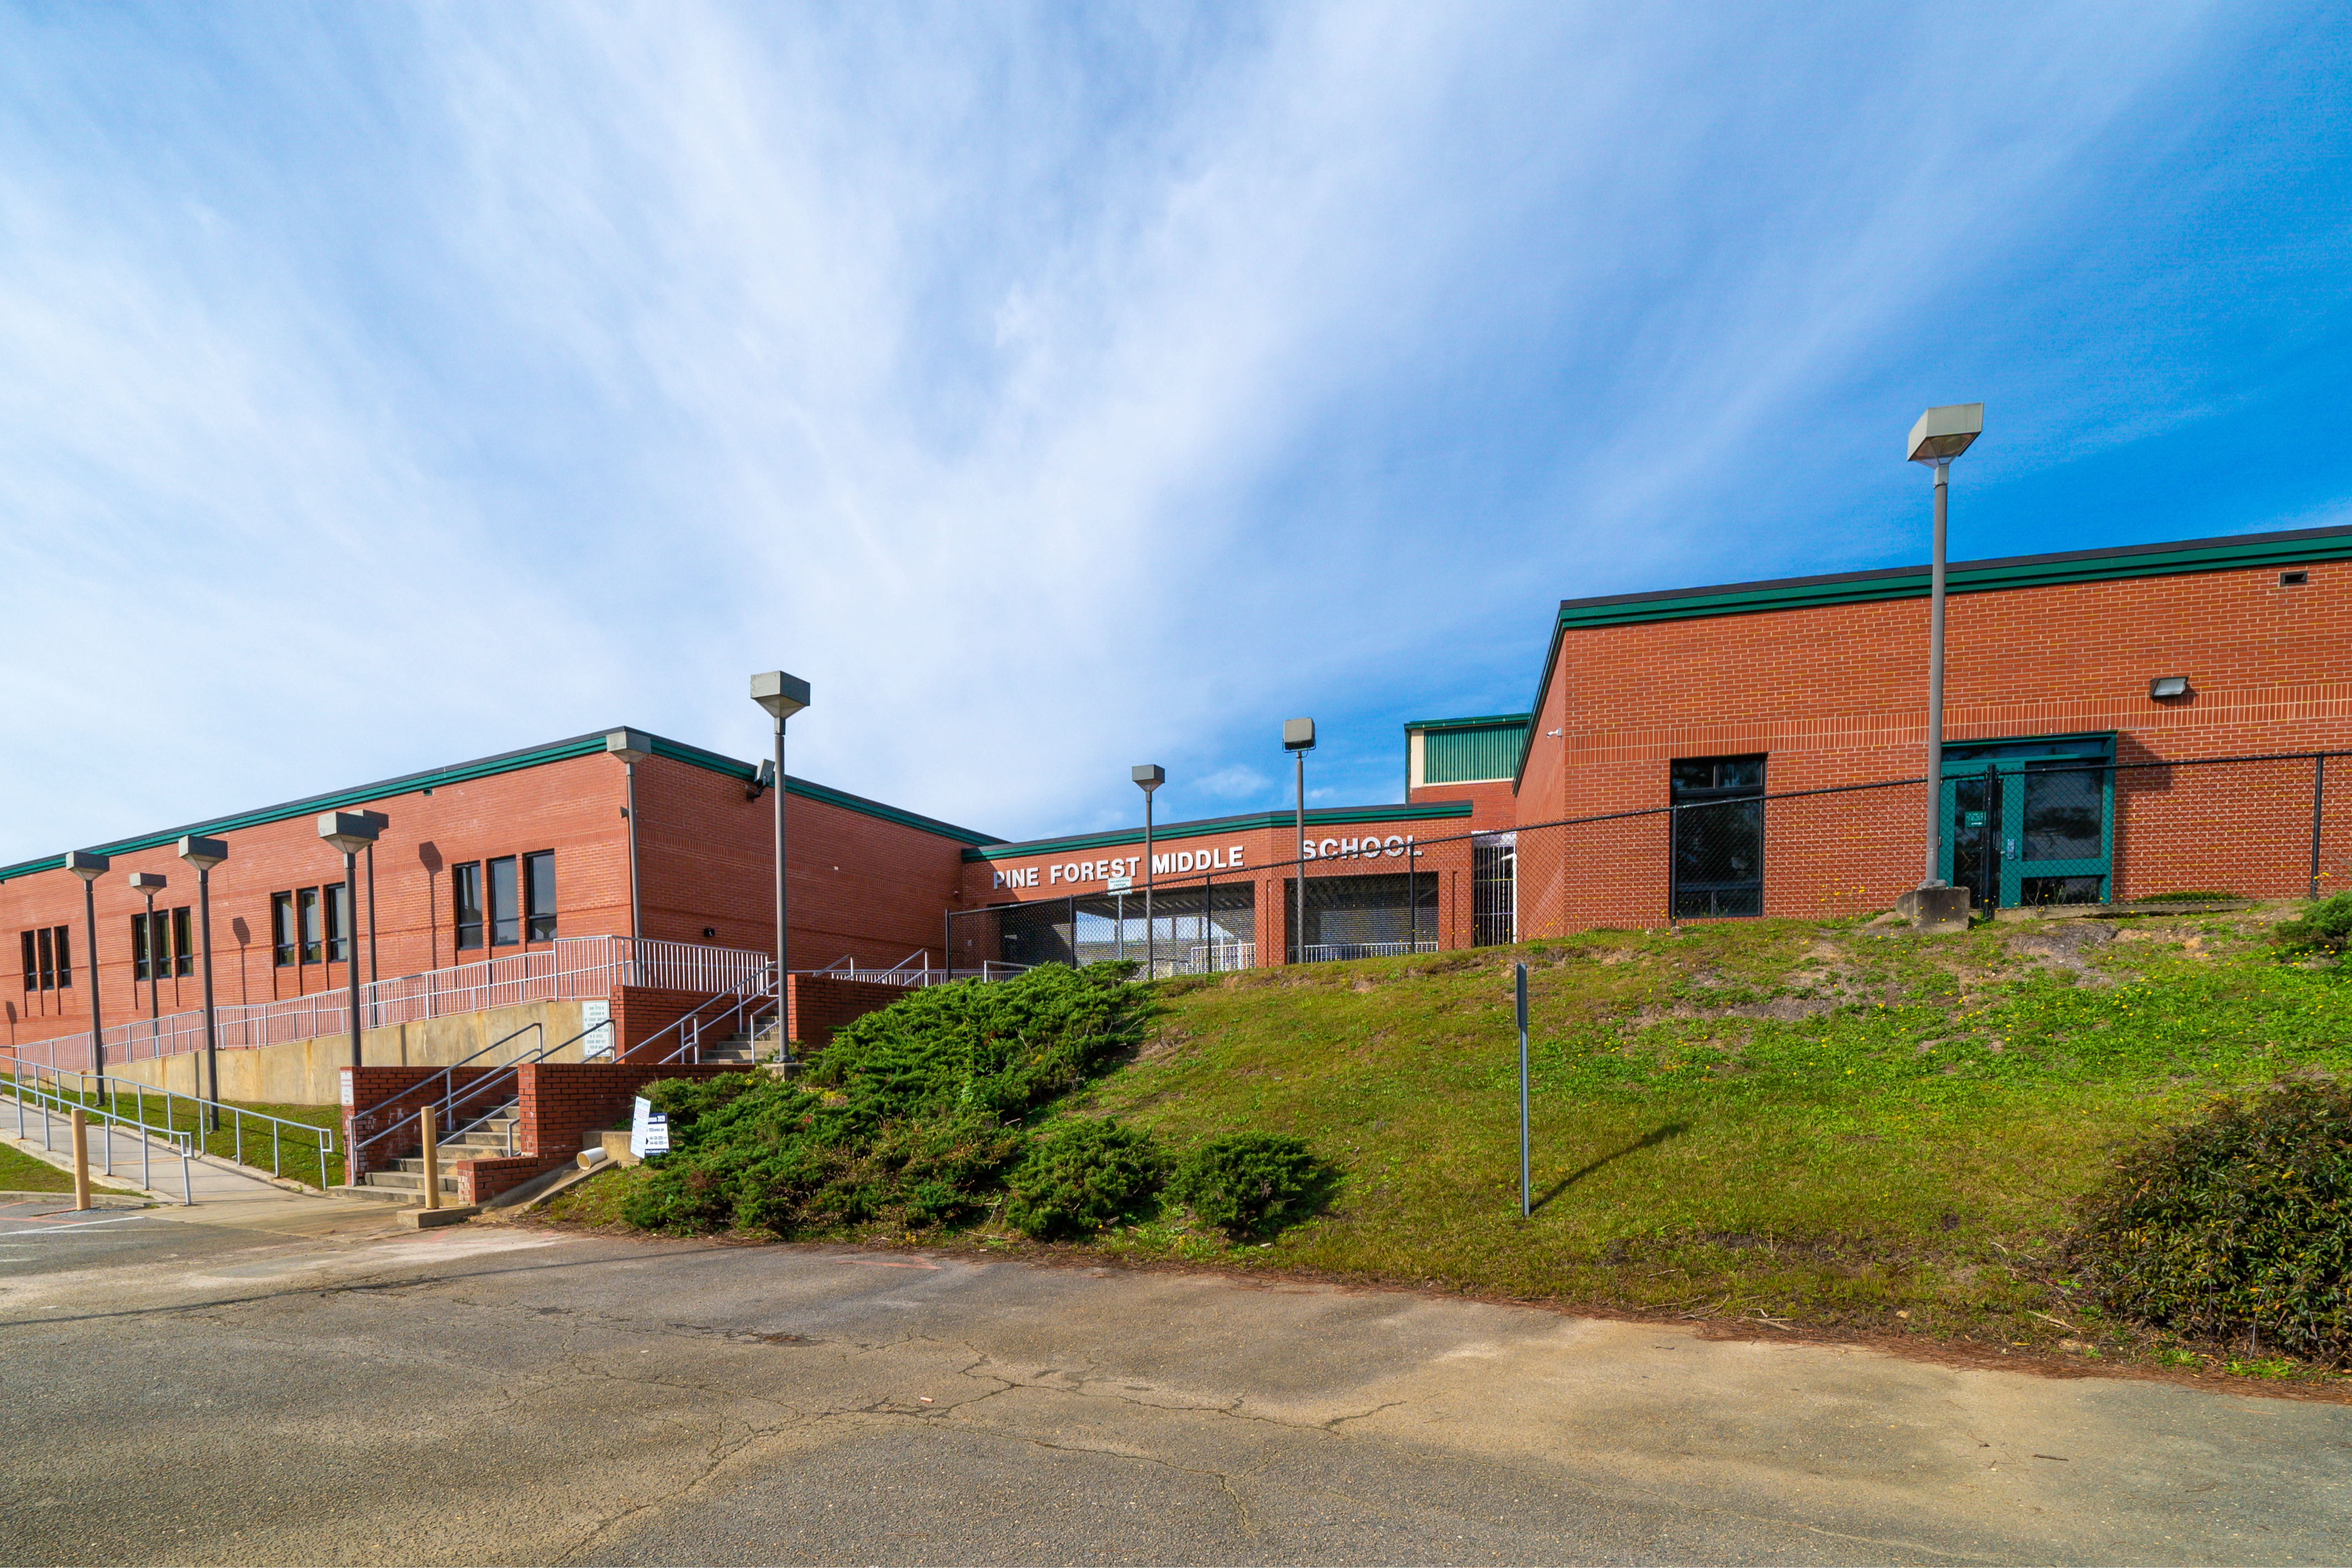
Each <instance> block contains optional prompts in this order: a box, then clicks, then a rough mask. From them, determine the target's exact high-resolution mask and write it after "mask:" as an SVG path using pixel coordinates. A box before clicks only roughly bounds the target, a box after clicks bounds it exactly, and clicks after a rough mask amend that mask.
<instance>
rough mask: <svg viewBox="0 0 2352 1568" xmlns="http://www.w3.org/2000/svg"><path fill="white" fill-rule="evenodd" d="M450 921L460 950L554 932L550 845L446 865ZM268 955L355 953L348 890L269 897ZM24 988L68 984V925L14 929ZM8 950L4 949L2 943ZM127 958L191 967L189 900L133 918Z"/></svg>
mask: <svg viewBox="0 0 2352 1568" xmlns="http://www.w3.org/2000/svg"><path fill="white" fill-rule="evenodd" d="M449 919H450V924H451V925H452V926H453V927H454V928H455V933H456V942H457V950H458V951H459V952H467V951H479V950H481V949H482V948H485V947H512V946H520V944H522V943H525V942H552V941H554V940H555V930H556V921H555V852H554V851H552V850H540V851H536V852H532V853H530V854H522V855H499V856H497V857H495V858H492V859H488V860H478V861H465V862H460V863H458V864H456V865H453V866H451V867H450V868H449ZM269 931H270V956H271V959H272V961H273V962H274V963H275V964H276V965H277V966H278V967H279V968H289V967H295V966H297V965H302V964H341V963H347V962H349V961H350V959H351V956H352V936H353V935H354V931H353V926H352V901H351V890H350V888H348V887H347V886H345V885H344V884H343V883H340V882H331V883H323V884H321V885H320V886H318V887H296V888H289V889H287V890H286V891H285V892H283V893H273V894H270V895H269ZM17 938H18V944H19V957H20V959H21V961H22V971H23V975H24V985H25V989H26V990H27V991H55V990H66V989H69V988H71V987H72V985H73V928H72V927H71V926H68V925H43V926H38V927H36V928H35V929H33V930H30V931H23V932H19V933H18V934H17ZM0 951H5V949H0ZM195 964H196V945H195V934H194V920H193V915H192V911H191V910H190V908H189V906H188V905H186V904H182V905H181V906H179V907H178V908H176V909H159V910H157V911H155V913H154V915H152V917H151V916H149V915H146V914H144V913H143V912H142V913H141V914H138V915H132V916H131V972H132V974H133V975H134V976H135V977H137V978H138V979H141V980H149V979H155V978H168V977H173V976H179V975H192V974H194V973H195Z"/></svg>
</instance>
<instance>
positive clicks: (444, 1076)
mask: <svg viewBox="0 0 2352 1568" xmlns="http://www.w3.org/2000/svg"><path fill="white" fill-rule="evenodd" d="M531 1030H539V1038H540V1040H541V1041H542V1042H543V1041H545V1040H546V1039H547V1030H546V1027H545V1026H544V1025H543V1024H541V1023H540V1022H538V1021H537V1020H534V1021H532V1022H530V1023H527V1024H525V1025H523V1026H522V1027H521V1028H520V1029H519V1030H515V1031H514V1032H513V1033H512V1034H504V1035H500V1036H499V1038H498V1039H496V1040H492V1041H490V1043H489V1044H488V1045H486V1046H484V1047H482V1049H481V1050H479V1051H475V1052H474V1053H473V1054H472V1055H470V1056H464V1057H460V1058H458V1059H457V1061H453V1062H451V1063H450V1064H449V1065H448V1066H446V1067H445V1068H443V1069H442V1070H441V1071H438V1072H436V1073H435V1074H434V1075H433V1078H425V1079H420V1080H418V1081H417V1082H415V1083H412V1084H410V1085H409V1086H408V1087H407V1088H405V1089H404V1090H402V1091H401V1092H399V1093H397V1094H391V1095H387V1096H385V1097H384V1098H383V1099H382V1100H379V1101H377V1102H376V1103H374V1104H373V1105H370V1106H369V1107H368V1108H367V1109H365V1110H364V1111H354V1112H353V1113H352V1119H353V1120H354V1121H357V1120H358V1119H359V1118H361V1117H363V1116H373V1115H374V1114H375V1113H377V1112H379V1111H381V1110H383V1108H384V1107H385V1106H387V1105H390V1104H393V1103H395V1102H398V1101H402V1100H405V1099H407V1098H409V1096H411V1095H413V1094H415V1092H417V1091H418V1090H419V1089H422V1088H424V1087H425V1085H426V1084H428V1083H431V1082H433V1079H434V1078H438V1079H441V1080H443V1081H445V1082H446V1085H447V1092H445V1093H443V1094H442V1095H441V1096H440V1097H439V1098H438V1099H436V1100H434V1101H432V1102H430V1103H431V1104H432V1105H433V1107H434V1109H436V1111H437V1110H442V1109H446V1107H447V1106H448V1104H449V1103H450V1102H451V1100H452V1099H453V1098H454V1097H455V1095H456V1092H457V1081H456V1080H455V1079H454V1078H451V1077H450V1074H452V1073H454V1072H456V1071H457V1069H459V1068H461V1067H467V1066H471V1065H472V1064H473V1063H474V1062H476V1061H479V1060H480V1059H481V1058H483V1057H485V1056H488V1054H489V1053H490V1052H492V1051H496V1050H498V1048H499V1047H500V1046H502V1045H504V1044H506V1042H507V1041H509V1040H519V1039H520V1038H521V1037H522V1036H524V1035H527V1034H529V1033H530V1031H531ZM475 1087H476V1085H474V1084H468V1085H467V1091H466V1097H467V1099H471V1098H472V1097H473V1092H474V1089H475ZM425 1103H426V1102H424V1101H419V1102H418V1105H419V1107H420V1108H421V1107H422V1106H423V1105H424V1104H425ZM394 1125H397V1123H395V1124H394ZM385 1131H387V1132H388V1131H390V1129H389V1128H386V1129H385ZM382 1136H383V1134H382V1133H378V1134H375V1136H374V1137H370V1138H368V1139H365V1140H364V1141H362V1142H360V1143H355V1144H353V1145H352V1147H353V1148H354V1149H360V1148H365V1147H366V1146H367V1145H369V1144H372V1143H373V1142H375V1140H376V1138H379V1137H382Z"/></svg>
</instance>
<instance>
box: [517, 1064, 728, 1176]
mask: <svg viewBox="0 0 2352 1568" xmlns="http://www.w3.org/2000/svg"><path fill="white" fill-rule="evenodd" d="M740 1071H743V1070H742V1069H741V1068H740V1067H728V1066H719V1065H716V1064H712V1063H709V1062H705V1063H702V1064H699V1065H695V1066H688V1065H686V1064H684V1063H674V1064H671V1065H668V1066H663V1065H660V1064H657V1063H654V1062H638V1061H621V1062H605V1061H587V1062H581V1061H572V1062H551V1061H534V1062H532V1063H530V1065H529V1066H527V1067H525V1068H524V1069H523V1070H522V1071H521V1073H520V1078H521V1101H520V1107H519V1110H518V1115H519V1117H520V1120H519V1121H518V1122H517V1124H516V1126H515V1147H516V1148H517V1149H519V1150H521V1151H522V1152H524V1153H526V1154H529V1155H532V1156H533V1157H535V1158H541V1159H544V1160H547V1161H549V1162H551V1163H548V1164H545V1165H542V1166H541V1169H544V1170H552V1169H553V1168H554V1167H555V1166H556V1165H560V1164H562V1162H563V1161H565V1160H568V1159H570V1158H572V1156H573V1155H577V1154H578V1153H579V1152H580V1151H581V1149H583V1147H585V1146H586V1144H587V1135H588V1134H591V1133H594V1132H600V1131H602V1130H603V1129H604V1128H607V1127H610V1126H611V1125H612V1124H614V1122H615V1121H618V1120H619V1119H620V1118H621V1117H623V1116H625V1115H626V1114H627V1113H628V1112H629V1108H630V1105H631V1103H633V1102H634V1101H635V1099H636V1097H637V1095H638V1094H639V1093H641V1092H643V1091H644V1089H645V1086H646V1084H648V1083H654V1082H660V1081H662V1080H664V1079H671V1078H682V1079H688V1080H691V1081H694V1082H705V1081H708V1080H709V1079H712V1078H716V1077H718V1076H719V1074H720V1073H722V1072H740ZM534 1174H536V1173H534ZM525 1179H528V1178H525Z"/></svg>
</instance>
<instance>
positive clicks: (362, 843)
mask: <svg viewBox="0 0 2352 1568" xmlns="http://www.w3.org/2000/svg"><path fill="white" fill-rule="evenodd" d="M319 837H320V839H322V840H324V841H326V842H327V843H329V844H331V845H332V846H333V847H334V848H336V849H338V850H340V851H341V852H342V856H343V910H344V919H343V940H344V941H345V942H347V943H349V944H350V946H348V947H346V948H345V949H344V951H343V974H344V977H346V978H348V979H349V980H350V981H351V1009H352V1066H353V1067H360V1066H363V1065H365V1063H363V1062H362V1061H361V1060H360V955H359V946H360V937H359V933H358V932H357V931H355V930H353V929H352V927H353V926H355V925H358V924H359V923H358V922H357V921H356V920H353V919H352V918H351V915H353V914H355V913H356V912H357V910H358V907H359V900H358V899H356V898H353V897H352V886H353V883H355V882H356V881H357V879H358V877H359V871H360V863H359V855H360V852H361V851H362V850H363V849H365V848H367V847H368V846H369V845H370V844H372V843H373V842H375V824H374V823H373V822H371V821H368V820H367V816H366V813H364V812H361V811H321V812H320V813H319Z"/></svg>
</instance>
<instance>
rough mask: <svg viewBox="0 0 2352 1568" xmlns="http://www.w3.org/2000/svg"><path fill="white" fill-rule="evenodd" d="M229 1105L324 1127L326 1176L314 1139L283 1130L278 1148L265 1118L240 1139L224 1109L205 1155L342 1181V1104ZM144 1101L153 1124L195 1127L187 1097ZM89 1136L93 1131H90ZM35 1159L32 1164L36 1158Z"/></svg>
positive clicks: (313, 1181) (87, 1098) (298, 1177)
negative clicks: (330, 1144) (330, 1146)
mask: <svg viewBox="0 0 2352 1568" xmlns="http://www.w3.org/2000/svg"><path fill="white" fill-rule="evenodd" d="M0 1096H5V1090H0ZM68 1098H69V1099H71V1098H74V1097H73V1096H68ZM79 1098H80V1099H81V1100H82V1101H83V1103H86V1104H95V1103H96V1096H95V1095H82V1096H79ZM122 1098H123V1099H124V1100H125V1101H128V1100H130V1099H131V1093H130V1092H123V1093H122ZM6 1103H8V1102H7V1100H6V1099H5V1097H0V1105H5V1104H6ZM230 1103H233V1104H236V1105H238V1106H240V1107H241V1108H242V1109H244V1110H247V1111H251V1112H254V1113H257V1114H258V1115H262V1116H274V1117H276V1118H278V1120H279V1121H282V1122H299V1123H301V1124H304V1125H306V1126H312V1127H323V1128H326V1129H327V1130H329V1131H330V1132H331V1133H332V1134H334V1139H335V1143H336V1145H337V1147H336V1148H335V1149H334V1151H333V1152H332V1153H331V1154H329V1155H327V1171H326V1176H327V1180H326V1181H325V1183H323V1184H321V1182H320V1179H319V1145H318V1141H317V1140H316V1139H314V1138H311V1137H309V1136H308V1135H307V1134H301V1133H293V1132H289V1133H288V1134H285V1137H284V1140H283V1145H282V1146H280V1145H279V1144H278V1131H277V1129H275V1128H273V1127H272V1126H270V1125H269V1124H268V1123H266V1122H259V1121H247V1122H246V1123H245V1124H244V1129H243V1136H242V1137H241V1138H240V1136H239V1135H238V1126H237V1123H236V1119H235V1118H233V1117H230V1116H227V1115H226V1113H224V1115H223V1117H222V1119H221V1126H220V1130H219V1131H218V1132H215V1133H206V1134H205V1138H204V1146H205V1150H206V1151H207V1152H208V1153H211V1154H214V1155H219V1156H220V1157H221V1158H223V1159H236V1157H237V1156H238V1155H243V1156H244V1160H245V1163H246V1164H247V1165H248V1166H255V1167H257V1168H258V1169H260V1170H265V1171H266V1170H268V1169H269V1168H270V1162H271V1158H272V1155H275V1156H276V1158H277V1161H278V1170H279V1173H280V1174H281V1175H283V1176H286V1177H287V1178H288V1179H289V1180H291V1181H299V1182H306V1183H308V1184H309V1185H310V1186H321V1185H324V1186H334V1185H336V1184H337V1183H339V1182H341V1180H342V1179H343V1151H342V1149H341V1142H342V1136H343V1113H342V1108H341V1106H338V1105H269V1104H262V1103H247V1102H230ZM144 1104H145V1110H146V1116H147V1120H148V1121H149V1122H150V1123H151V1124H155V1125H158V1126H160V1125H162V1124H163V1122H164V1120H165V1118H166V1113H167V1111H168V1113H169V1120H170V1123H171V1124H172V1125H173V1126H174V1127H176V1128H179V1129H181V1130H183V1131H185V1132H195V1131H198V1123H199V1120H200V1117H199V1113H198V1110H197V1107H196V1106H195V1105H194V1103H192V1102H190V1101H186V1100H180V1099H173V1100H172V1101H170V1102H168V1103H167V1102H166V1101H165V1100H164V1098H163V1096H162V1095H161V1094H150V1095H148V1096H146V1097H145V1101H144ZM8 1114H10V1115H11V1116H13V1115H14V1114H15V1113H14V1112H10V1113H8ZM7 1125H8V1127H9V1129H10V1130H11V1131H13V1130H14V1129H15V1125H16V1124H15V1123H13V1122H10V1123H8V1124H7ZM92 1136H96V1134H92ZM34 1163H35V1164H39V1163H40V1162H38V1161H35V1162H34ZM43 1168H45V1169H47V1168H49V1167H47V1166H44V1167H43ZM66 1179H67V1185H68V1186H70V1185H72V1183H71V1178H70V1177H68V1178H66ZM174 1179H176V1178H174ZM25 1190H26V1191H28V1192H29V1191H47V1188H36V1187H27V1188H26V1189H25Z"/></svg>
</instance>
